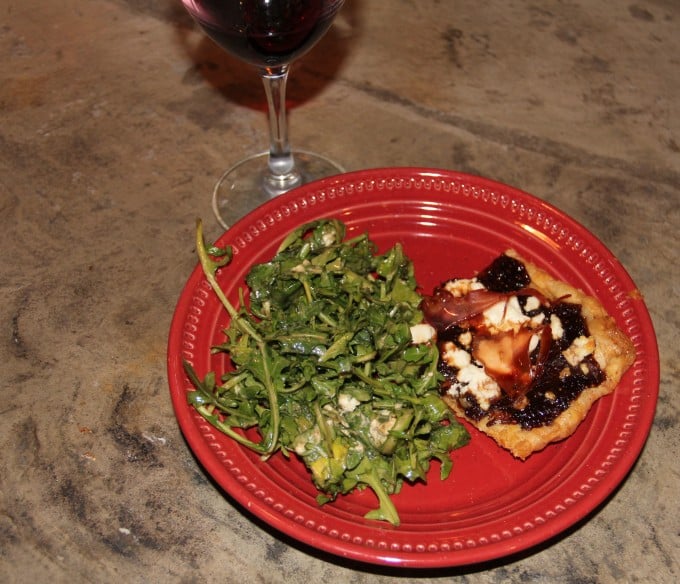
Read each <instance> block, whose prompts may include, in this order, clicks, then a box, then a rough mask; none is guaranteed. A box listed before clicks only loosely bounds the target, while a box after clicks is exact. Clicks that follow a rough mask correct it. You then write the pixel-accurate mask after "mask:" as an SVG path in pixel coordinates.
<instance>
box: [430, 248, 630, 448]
mask: <svg viewBox="0 0 680 584" xmlns="http://www.w3.org/2000/svg"><path fill="white" fill-rule="evenodd" d="M504 253H505V255H508V256H510V257H512V258H514V259H516V260H518V261H520V262H522V264H524V266H525V268H526V270H527V272H528V274H529V276H530V278H531V287H533V288H535V289H536V290H538V291H539V292H541V293H542V294H543V295H544V296H545V297H546V298H547V299H548V300H557V299H558V298H563V297H565V296H568V297H569V298H568V299H566V300H565V301H567V302H572V303H575V304H580V305H581V306H582V309H581V314H582V315H583V317H584V318H585V321H586V324H587V326H588V330H589V332H590V336H591V337H593V338H594V339H595V352H594V357H595V359H596V360H597V362H598V364H599V365H600V368H601V369H602V370H603V371H604V373H605V375H606V379H605V381H603V382H602V383H601V384H600V385H598V386H596V387H589V388H586V389H585V390H583V391H582V392H581V393H580V394H579V396H578V397H577V398H576V399H575V400H574V401H572V402H571V404H570V406H569V408H568V409H567V410H565V411H564V412H562V413H561V414H560V415H559V416H558V417H557V418H556V419H555V420H554V421H553V423H552V424H550V425H549V426H540V427H538V428H533V429H531V430H525V429H523V428H522V427H521V426H520V425H519V424H494V425H491V426H490V425H488V416H485V417H483V418H481V419H480V420H478V421H475V420H472V419H470V418H468V417H467V416H466V415H465V412H464V410H463V408H462V407H461V406H460V405H459V404H458V401H457V399H456V398H454V397H452V396H449V395H444V396H443V399H444V401H445V402H446V403H447V405H448V406H449V407H450V408H451V409H452V410H453V411H454V412H455V413H456V415H458V416H459V417H461V418H463V419H465V420H467V421H468V422H469V423H470V424H471V425H473V426H474V427H475V428H477V429H478V430H480V431H482V432H483V433H484V434H487V435H488V436H490V437H491V438H493V439H494V440H495V441H496V442H497V443H498V444H499V445H500V446H502V447H503V448H505V449H507V450H509V451H510V452H511V453H512V454H513V455H514V456H515V457H516V458H519V459H521V460H525V459H526V458H527V457H528V456H530V455H531V454H533V453H534V452H537V451H539V450H543V449H544V448H545V447H546V446H548V444H551V443H552V442H558V441H560V440H564V439H565V438H568V437H569V436H571V435H572V434H573V433H574V432H575V431H576V428H578V426H579V425H580V424H581V422H582V421H583V420H584V419H585V417H586V416H587V415H588V412H589V411H590V408H591V407H592V405H593V404H594V403H595V402H596V401H597V400H598V399H600V398H601V397H602V396H605V395H608V394H610V393H612V392H613V391H614V389H615V388H616V386H617V385H618V383H619V381H620V380H621V378H622V377H623V374H624V373H625V372H626V371H627V369H628V368H629V367H630V366H631V365H632V364H633V362H634V361H635V347H634V346H633V343H632V342H631V340H630V339H629V338H628V337H627V336H626V335H625V334H624V333H623V331H621V330H620V329H619V328H618V326H617V324H616V321H615V320H614V318H613V317H611V316H610V315H609V314H608V313H607V311H606V310H605V309H604V307H603V306H602V304H601V303H600V302H599V301H598V300H597V299H596V298H594V297H592V296H588V295H586V294H585V293H584V292H583V291H582V290H580V289H578V288H575V287H573V286H571V285H569V284H567V283H566V282H562V281H560V280H556V279H555V278H553V277H552V276H551V275H550V274H548V272H546V271H545V270H542V269H541V268H539V267H537V266H536V265H534V264H532V263H531V262H529V261H527V260H525V259H524V258H522V257H521V256H520V255H519V254H518V253H517V252H516V251H515V250H512V249H509V250H506V251H505V252H504Z"/></svg>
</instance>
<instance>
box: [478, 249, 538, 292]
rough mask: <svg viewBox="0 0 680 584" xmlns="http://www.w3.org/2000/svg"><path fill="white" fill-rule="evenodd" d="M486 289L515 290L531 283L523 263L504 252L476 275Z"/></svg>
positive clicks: (496, 290)
mask: <svg viewBox="0 0 680 584" xmlns="http://www.w3.org/2000/svg"><path fill="white" fill-rule="evenodd" d="M477 280H479V281H480V282H481V283H482V284H484V287H485V288H486V289H487V290H491V291H492V292H516V291H518V290H521V289H522V288H526V287H527V286H528V285H529V284H530V283H531V277H530V276H529V273H528V272H527V269H526V268H525V267H524V264H523V263H522V262H520V261H519V260H516V259H515V258H511V257H510V256H507V255H505V254H503V255H500V256H498V257H497V258H496V259H495V260H494V261H493V262H491V264H490V265H489V266H488V267H487V268H485V269H484V270H482V271H481V272H480V273H479V274H478V275H477Z"/></svg>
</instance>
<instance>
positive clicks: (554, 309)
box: [421, 250, 635, 460]
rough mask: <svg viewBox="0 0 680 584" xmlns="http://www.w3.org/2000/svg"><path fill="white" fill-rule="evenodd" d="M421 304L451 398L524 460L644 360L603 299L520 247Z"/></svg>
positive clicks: (564, 432) (570, 429)
mask: <svg viewBox="0 0 680 584" xmlns="http://www.w3.org/2000/svg"><path fill="white" fill-rule="evenodd" d="M421 307H422V309H423V312H424V315H425V320H426V321H427V322H429V323H430V324H431V325H432V326H433V327H434V328H435V329H436V330H437V343H438V345H439V349H440V356H441V360H440V366H439V368H440V372H441V373H443V375H444V377H445V381H444V383H443V384H442V388H441V390H442V394H443V398H444V400H445V401H446V403H447V404H448V405H449V406H450V407H451V408H452V410H453V411H454V412H456V414H457V415H458V416H460V417H461V418H463V419H465V420H467V421H468V422H469V423H470V424H471V425H472V426H474V427H476V428H477V429H479V430H481V431H482V432H483V433H485V434H487V435H489V436H490V437H492V438H493V439H494V440H495V441H496V442H497V443H498V444H499V445H500V446H502V447H503V448H506V449H507V450H509V451H510V452H511V453H512V454H513V455H514V456H515V457H517V458H519V459H522V460H524V459H526V458H527V457H528V456H530V455H531V454H532V453H534V452H536V451H539V450H542V449H543V448H545V447H546V446H547V445H548V444H550V443H552V442H556V441H560V440H563V439H565V438H567V437H568V436H571V435H572V434H573V433H574V432H575V431H576V428H577V427H578V426H579V424H580V423H581V422H582V421H583V420H584V419H585V417H586V415H587V414H588V411H589V410H590V408H591V406H592V405H593V404H594V403H595V402H596V401H597V400H598V399H599V398H600V397H602V396H604V395H607V394H609V393H611V392H612V391H614V389H615V387H616V385H617V384H618V383H619V380H620V379H621V377H622V376H623V374H624V373H625V372H626V370H627V369H628V368H629V367H630V365H631V364H632V363H633V361H634V359H635V349H634V347H633V344H632V342H631V341H630V339H628V337H627V336H626V335H625V334H624V333H623V332H622V331H621V330H620V329H619V328H618V327H617V325H616V322H615V321H614V319H613V318H612V317H611V316H609V315H608V314H607V312H606V310H605V309H604V307H603V306H602V304H601V303H600V302H599V301H598V300H597V299H596V298H594V297H592V296H588V295H586V294H585V293H583V292H582V291H581V290H578V289H576V288H574V287H573V286H571V285H569V284H568V283H566V282H562V281H559V280H557V279H555V278H554V277H552V276H551V275H550V274H548V273H547V272H546V271H544V270H542V269H540V268H539V267H537V266H535V265H534V264H532V263H530V262H528V261H526V260H525V259H523V258H522V257H520V256H519V254H517V253H516V252H515V251H513V250H508V251H506V252H505V253H504V254H502V255H500V256H499V257H497V258H496V259H495V260H494V261H493V262H492V263H491V264H490V265H489V266H488V267H486V268H485V269H484V270H482V271H481V272H480V273H479V274H477V276H475V277H472V278H458V279H452V280H449V281H447V282H445V283H444V284H442V285H441V286H439V287H437V288H436V289H435V290H434V291H433V294H432V295H431V296H427V297H425V298H424V299H423V302H422V305H421Z"/></svg>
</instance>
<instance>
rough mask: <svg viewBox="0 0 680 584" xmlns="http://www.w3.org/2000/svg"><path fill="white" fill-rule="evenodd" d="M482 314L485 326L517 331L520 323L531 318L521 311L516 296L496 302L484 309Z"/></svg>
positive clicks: (520, 325)
mask: <svg viewBox="0 0 680 584" xmlns="http://www.w3.org/2000/svg"><path fill="white" fill-rule="evenodd" d="M483 316H484V324H486V326H487V327H489V328H490V329H496V330H499V331H508V330H515V331H518V330H519V329H520V328H521V327H522V324H524V323H525V322H528V321H529V320H531V319H530V318H529V317H528V316H527V315H526V314H524V313H523V312H522V308H521V307H520V305H519V300H518V299H517V296H511V297H510V298H508V299H506V300H501V301H500V302H496V304H494V305H493V306H492V307H491V308H487V309H486V310H485V311H484V313H483Z"/></svg>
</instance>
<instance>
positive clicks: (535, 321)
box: [531, 312, 545, 328]
mask: <svg viewBox="0 0 680 584" xmlns="http://www.w3.org/2000/svg"><path fill="white" fill-rule="evenodd" d="M544 322H545V314H543V313H542V312H539V313H538V314H537V315H536V316H532V317H531V328H538V327H539V326H541V325H542V324H543V323H544Z"/></svg>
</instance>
